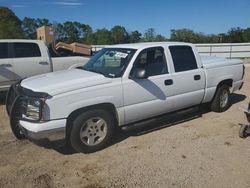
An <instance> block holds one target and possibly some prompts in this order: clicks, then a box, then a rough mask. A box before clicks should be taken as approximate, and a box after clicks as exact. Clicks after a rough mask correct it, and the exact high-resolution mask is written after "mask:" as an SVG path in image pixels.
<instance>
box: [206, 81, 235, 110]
mask: <svg viewBox="0 0 250 188" xmlns="http://www.w3.org/2000/svg"><path fill="white" fill-rule="evenodd" d="M230 105H231V101H230V91H229V87H228V86H227V85H221V86H219V88H218V89H217V91H216V93H215V96H214V99H213V101H212V102H211V105H210V108H211V110H212V111H214V112H224V111H226V110H227V109H228V108H229V107H230Z"/></svg>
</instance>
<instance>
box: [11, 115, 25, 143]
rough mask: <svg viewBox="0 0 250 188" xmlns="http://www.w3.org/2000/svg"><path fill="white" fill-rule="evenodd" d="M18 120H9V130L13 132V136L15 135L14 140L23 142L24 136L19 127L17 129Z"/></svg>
mask: <svg viewBox="0 0 250 188" xmlns="http://www.w3.org/2000/svg"><path fill="white" fill-rule="evenodd" d="M18 124H19V120H17V119H16V118H12V119H11V120H10V127H11V130H12V132H13V134H14V135H15V137H16V139H18V140H23V139H25V138H26V137H25V135H24V134H23V133H22V131H21V129H20V127H19V125H18Z"/></svg>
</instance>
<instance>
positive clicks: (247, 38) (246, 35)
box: [242, 28, 250, 42]
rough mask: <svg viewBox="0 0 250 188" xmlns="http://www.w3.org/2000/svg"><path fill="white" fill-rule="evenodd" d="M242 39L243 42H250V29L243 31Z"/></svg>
mask: <svg viewBox="0 0 250 188" xmlns="http://www.w3.org/2000/svg"><path fill="white" fill-rule="evenodd" d="M242 37H243V42H250V28H247V29H244V30H243V33H242Z"/></svg>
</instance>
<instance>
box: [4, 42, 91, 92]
mask: <svg viewBox="0 0 250 188" xmlns="http://www.w3.org/2000/svg"><path fill="white" fill-rule="evenodd" d="M88 60H89V58H86V57H58V58H50V54H49V52H48V49H47V47H46V45H45V44H44V42H43V41H40V40H14V39H13V40H12V39H10V40H0V91H7V90H8V89H9V87H10V85H11V84H13V83H15V82H17V81H18V80H20V79H23V78H27V77H30V76H34V75H38V74H43V73H49V72H54V71H58V70H65V69H71V68H75V67H78V66H82V65H84V64H85V63H86V62H87V61H88Z"/></svg>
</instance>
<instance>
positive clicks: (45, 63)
mask: <svg viewBox="0 0 250 188" xmlns="http://www.w3.org/2000/svg"><path fill="white" fill-rule="evenodd" d="M39 64H40V65H48V64H49V63H48V62H46V61H41V62H39Z"/></svg>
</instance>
